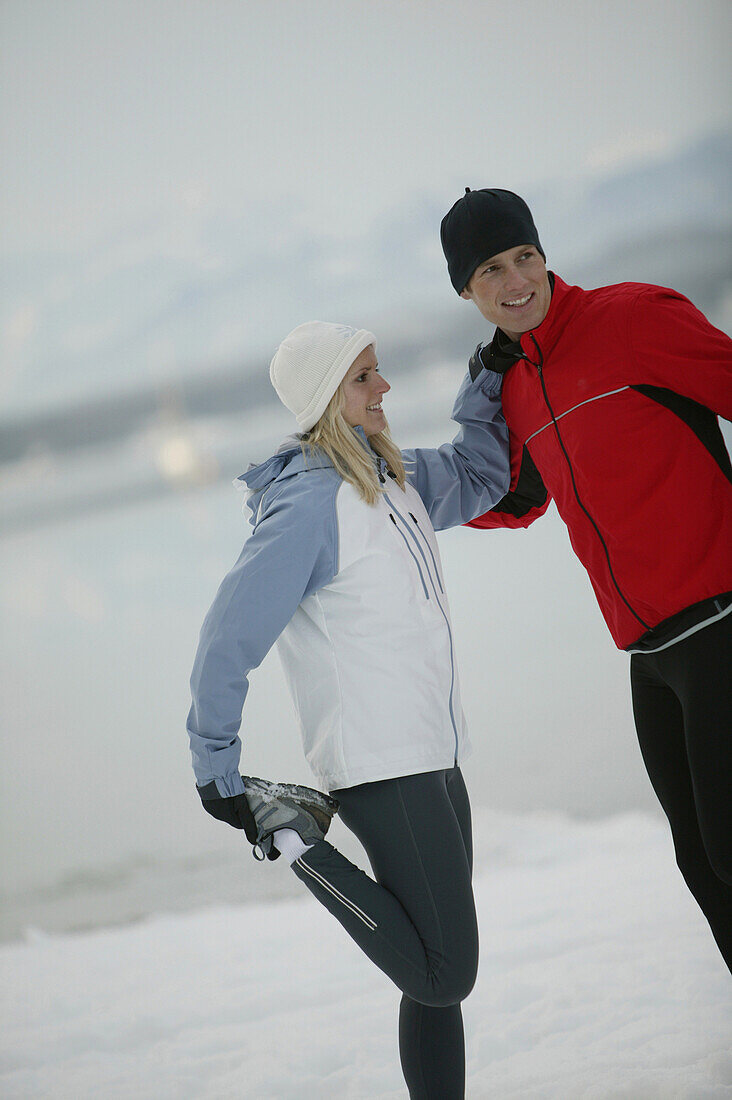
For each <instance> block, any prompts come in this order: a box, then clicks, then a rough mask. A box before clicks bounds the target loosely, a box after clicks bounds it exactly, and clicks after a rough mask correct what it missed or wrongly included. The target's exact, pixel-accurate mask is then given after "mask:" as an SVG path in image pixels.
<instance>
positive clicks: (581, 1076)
mask: <svg viewBox="0 0 732 1100" xmlns="http://www.w3.org/2000/svg"><path fill="white" fill-rule="evenodd" d="M336 824H337V825H338V827H339V828H340V829H341V830H342V833H341V834H338V832H337V829H336V828H335V827H334V833H336V835H343V833H344V832H345V831H344V830H343V826H342V825H340V823H336ZM474 824H475V837H476V882H475V886H476V897H477V904H478V910H479V917H480V929H481V965H480V971H479V975H478V981H477V983H476V987H475V989H474V991H473V994H472V996H471V997H470V998H469V1000H468V1001H467V1002H466V1003H465V1006H464V1014H465V1023H466V1035H467V1045H468V1091H467V1095H468V1097H469V1098H471V1100H484V1098H493V1097H500V1098H501V1100H511V1098H518V1097H521V1098H527V1097H536V1098H541V1100H551V1098H557V1100H560V1098H561V1100H575V1098H580V1097H581V1098H583V1100H590V1098H603V1100H606V1098H621V1097H622V1098H627V1100H639V1098H642V1100H654V1098H658V1100H668V1098H671V1097H673V1098H674V1100H676V1098H684V1097H686V1098H689V1100H692V1098H693V1100H702V1098H707V1097H724V1096H732V1053H731V1052H730V1034H732V1003H731V1002H732V998H730V979H729V974H728V973H727V971H726V969H725V967H724V964H723V963H722V960H721V957H720V955H719V953H718V951H717V949H716V947H715V945H714V942H713V940H712V937H711V935H710V933H709V930H708V928H707V926H706V922H705V921H704V919H703V917H702V915H701V913H700V912H699V910H698V909H697V907H696V905H695V903H694V902H693V900H692V899H691V897H690V895H689V894H688V892H687V891H686V888H685V886H684V884H683V882H682V880H681V878H680V876H679V874H678V872H677V871H676V868H675V866H674V862H673V855H672V851H671V844H670V840H669V836H668V830H667V827H666V825H665V823H664V822H663V821H661V820H660V819H658V818H655V817H652V816H647V815H644V814H637V813H636V814H625V815H621V816H617V817H611V818H605V819H601V820H598V821H594V822H591V823H588V822H577V821H575V820H572V819H569V818H565V817H562V816H559V815H548V814H532V815H520V816H517V815H507V814H503V813H500V814H499V813H495V812H492V811H488V810H482V809H481V810H479V811H477V812H476V815H475V823H474ZM249 858H250V856H249V852H248V848H246V846H245V847H244V849H243V851H242V859H249ZM281 863H282V861H279V862H278V863H274V864H270V863H267V864H263V865H262V867H261V872H262V874H269V875H273V876H290V875H291V872H290V871H289V870H288V868H287V867H282V866H280V864H281ZM0 981H1V984H2V989H3V993H2V1003H3V1026H2V1028H0V1055H1V1061H0V1093H2V1095H3V1097H6V1098H11V1097H41V1096H43V1097H49V1098H69V1100H71V1098H73V1100H80V1098H86V1097H89V1098H91V1097H95V1098H96V1097H104V1100H129V1098H130V1097H135V1098H136V1100H144V1098H147V1097H150V1098H152V1097H155V1098H158V1100H163V1098H170V1100H186V1098H191V1100H193V1098H195V1100H227V1098H232V1100H233V1098H234V1097H236V1098H237V1100H240V1098H242V1097H245V1098H247V1100H260V1098H261V1097H264V1096H272V1097H276V1098H277V1100H290V1098H293V1100H294V1098H295V1097H297V1098H298V1100H299V1098H301V1097H302V1096H307V1095H311V1096H317V1097H318V1098H319V1100H329V1098H333V1100H335V1098H339V1100H340V1098H346V1100H356V1098H362V1100H396V1098H397V1097H399V1098H403V1097H404V1096H405V1088H404V1084H403V1081H402V1078H401V1072H400V1069H399V1060H398V1050H397V1027H396V1024H397V1010H398V1001H399V994H398V991H397V990H396V988H395V987H394V986H393V985H392V983H391V982H390V981H389V980H388V979H387V978H385V977H384V975H383V974H381V972H380V971H378V970H377V969H376V968H375V967H373V966H372V965H371V964H370V963H369V962H368V960H366V959H365V958H364V957H363V956H362V955H361V954H360V952H359V951H358V949H357V948H356V947H355V946H354V945H353V944H352V942H351V941H350V939H349V938H348V937H347V935H346V934H345V932H343V930H342V929H341V928H340V926H339V925H337V924H336V923H335V922H334V921H333V919H332V918H331V917H330V916H329V914H328V913H327V912H325V910H323V909H322V908H321V907H320V906H319V905H318V904H317V902H315V901H314V899H313V898H312V897H311V896H310V895H309V894H307V892H305V891H304V892H303V896H302V897H299V896H298V897H296V898H286V899H284V900H278V901H267V902H257V903H252V904H249V905H241V906H218V907H216V908H210V909H207V910H203V911H198V912H193V913H186V914H184V915H180V914H175V915H165V916H155V917H150V918H148V919H146V920H145V921H144V922H140V923H138V924H134V925H127V926H124V927H117V928H114V929H110V928H106V929H99V930H96V931H93V932H89V933H85V934H83V935H59V936H49V935H46V934H42V933H39V932H35V933H34V932H32V931H28V932H27V933H26V936H25V941H24V942H22V943H15V944H8V945H6V946H3V947H2V948H0Z"/></svg>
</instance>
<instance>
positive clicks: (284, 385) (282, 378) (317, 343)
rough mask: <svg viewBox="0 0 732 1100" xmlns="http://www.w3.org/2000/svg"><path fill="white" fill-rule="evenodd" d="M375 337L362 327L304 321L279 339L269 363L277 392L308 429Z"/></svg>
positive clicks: (301, 427) (298, 420) (302, 426)
mask: <svg viewBox="0 0 732 1100" xmlns="http://www.w3.org/2000/svg"><path fill="white" fill-rule="evenodd" d="M369 344H373V345H374V347H376V337H375V336H374V335H373V333H371V332H367V331H366V329H364V328H359V329H355V328H351V327H350V326H349V325H333V324H330V322H328V321H306V322H305V324H304V325H298V326H297V328H294V329H293V330H292V332H291V333H290V335H289V336H286V337H285V339H284V340H283V341H282V343H281V344H280V346H279V347H278V348H277V351H276V352H275V354H274V358H273V359H272V362H271V363H270V365H269V376H270V378H271V379H272V385H273V386H274V388H275V389H276V390H277V396H278V397H279V399H280V401H281V402H282V404H283V405H286V406H287V408H288V409H289V410H290V412H292V413H294V414H295V417H296V418H297V423H298V425H299V427H300V431H303V432H307V431H309V430H310V428H312V426H313V424H315V423H316V422H317V421H318V420H320V417H321V416H322V415H323V413H324V412H325V410H326V408H327V406H328V402H329V401H330V399H331V397H332V396H333V394H334V393H335V392H336V390H337V389H338V387H339V385H340V384H341V382H342V381H343V379H344V378H345V376H346V373H347V371H348V368H349V367H350V366H351V364H352V363H353V361H354V359H356V357H357V356H358V355H360V354H361V352H362V351H363V350H364V348H367V347H368V346H369Z"/></svg>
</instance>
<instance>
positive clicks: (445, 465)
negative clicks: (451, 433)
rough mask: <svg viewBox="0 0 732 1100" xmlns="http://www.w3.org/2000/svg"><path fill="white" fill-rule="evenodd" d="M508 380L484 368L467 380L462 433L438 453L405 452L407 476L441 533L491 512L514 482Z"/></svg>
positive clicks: (460, 404)
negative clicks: (504, 391)
mask: <svg viewBox="0 0 732 1100" xmlns="http://www.w3.org/2000/svg"><path fill="white" fill-rule="evenodd" d="M502 382H503V376H502V375H500V374H497V373H496V372H495V371H489V370H482V371H481V372H480V374H479V375H478V377H477V378H476V379H475V381H472V380H471V378H470V374H467V375H466V376H465V379H464V380H463V383H462V385H461V387H460V389H459V391H458V395H457V398H456V399H455V405H454V408H453V410H452V419H453V420H456V421H457V423H458V424H459V425H460V431H459V432H458V434H457V435H456V436H455V438H454V439H453V441H452V443H443V445H442V446H441V447H437V448H436V449H430V448H424V447H418V448H416V449H415V450H410V451H402V457H403V459H404V465H405V467H406V471H407V477H408V479H409V481H410V482H411V483H412V485H413V486H414V488H415V489H416V490H417V492H418V493H419V495H420V496H421V498H422V500H423V502H424V505H425V508H426V509H427V512H428V514H429V517H430V520H431V521H432V526H433V527H434V529H435V530H436V531H444V530H445V529H446V528H448V527H457V526H459V524H461V523H467V522H468V520H471V519H475V517H476V516H480V515H482V514H483V512H487V511H489V509H491V508H492V507H493V506H494V504H497V503H498V501H499V500H501V498H502V497H504V496H505V495H506V493H507V492H508V489H509V485H510V482H511V468H510V462H509V451H508V428H507V427H506V421H505V420H504V418H503V412H502V411H501V385H502Z"/></svg>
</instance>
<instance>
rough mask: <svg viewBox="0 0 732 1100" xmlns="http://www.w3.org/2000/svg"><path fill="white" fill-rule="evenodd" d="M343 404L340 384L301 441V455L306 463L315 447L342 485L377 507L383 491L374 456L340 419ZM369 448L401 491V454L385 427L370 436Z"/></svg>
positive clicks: (403, 475) (342, 419)
mask: <svg viewBox="0 0 732 1100" xmlns="http://www.w3.org/2000/svg"><path fill="white" fill-rule="evenodd" d="M344 402H345V397H344V392H343V382H341V384H340V386H339V387H338V389H337V390H336V392H335V393H334V394H333V396H332V397H331V399H330V401H329V403H328V406H327V408H326V410H325V412H324V413H323V415H322V416H321V417H320V419H319V420H318V421H317V422H316V423H315V424H314V425H313V427H312V428H311V429H310V431H308V432H305V434H304V435H303V436H302V438H301V440H300V446H301V447H302V452H303V454H304V455H305V458H306V459H307V449H306V448H310V447H317V448H318V449H319V450H321V451H323V453H324V454H326V455H327V456H328V458H329V459H330V460H331V462H332V463H333V466H334V467H335V470H336V472H337V473H339V474H340V476H341V477H342V478H343V480H344V481H347V482H349V483H350V484H351V485H353V487H354V488H355V489H356V491H357V492H358V494H359V496H360V497H361V499H362V500H363V501H365V502H366V504H376V501H377V500H378V499H379V495H380V494H381V493H382V492H383V491H384V490H383V488H382V486H381V484H380V482H379V476H378V473H377V470H376V464H375V462H374V459H373V455H372V454H371V453H370V452H369V450H368V449H367V448H366V447H364V445H363V443H362V441H361V440H360V439H359V437H358V436H357V435H356V432H355V430H354V428H352V427H351V425H350V424H348V423H347V422H346V420H345V418H344V416H343V405H344ZM368 442H369V447H370V448H371V450H372V451H374V452H376V454H377V455H379V456H380V457H381V458H383V459H384V461H385V462H386V464H387V466H388V467H389V470H390V471H391V473H392V474H393V475H394V480H395V481H396V483H397V485H398V486H399V488H400V489H403V488H404V485H405V483H406V472H405V470H404V463H403V461H402V455H401V451H400V450H399V448H398V447H397V445H396V443H394V440H393V439H392V438H391V435H390V434H389V428H388V425H387V427H386V428H384V430H383V431H381V432H377V433H376V434H375V435H370V436H369V440H368Z"/></svg>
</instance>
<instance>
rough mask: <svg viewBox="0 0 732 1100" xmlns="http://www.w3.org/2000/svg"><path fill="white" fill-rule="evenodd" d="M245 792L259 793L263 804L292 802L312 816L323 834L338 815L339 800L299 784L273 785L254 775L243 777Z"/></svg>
mask: <svg viewBox="0 0 732 1100" xmlns="http://www.w3.org/2000/svg"><path fill="white" fill-rule="evenodd" d="M242 779H243V780H244V790H245V791H246V790H247V788H249V789H251V790H254V791H256V792H257V794H258V795H259V797H260V798H261V799H262V802H274V801H278V800H280V801H285V800H291V801H292V802H294V803H295V805H296V806H299V807H302V808H303V809H304V810H307V812H308V813H310V814H312V816H313V817H314V818H315V820H316V822H317V824H318V826H319V828H320V829H321V831H322V832H323V834H325V833H327V831H328V828H329V827H330V822H331V818H332V817H334V816H335V814H337V813H338V806H339V803H338V800H337V799H336V798H331V796H330V795H328V794H324V793H323V792H322V791H316V790H315V789H314V788H313V787H302V786H300V785H299V784H297V783H273V782H270V780H268V779H258V778H257V777H256V776H253V775H243V776H242Z"/></svg>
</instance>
